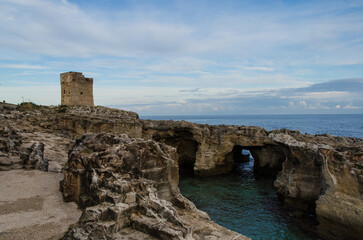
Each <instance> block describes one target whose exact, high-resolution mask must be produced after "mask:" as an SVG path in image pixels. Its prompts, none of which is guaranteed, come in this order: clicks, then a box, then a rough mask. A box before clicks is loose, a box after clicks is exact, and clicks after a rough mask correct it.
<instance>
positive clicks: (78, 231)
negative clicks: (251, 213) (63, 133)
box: [61, 134, 247, 239]
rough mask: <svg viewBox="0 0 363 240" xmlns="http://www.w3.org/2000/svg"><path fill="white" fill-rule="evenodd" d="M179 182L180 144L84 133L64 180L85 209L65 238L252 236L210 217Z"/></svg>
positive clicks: (66, 191) (65, 189) (71, 195)
mask: <svg viewBox="0 0 363 240" xmlns="http://www.w3.org/2000/svg"><path fill="white" fill-rule="evenodd" d="M178 182H179V176H178V163H177V153H176V150H175V148H173V147H170V146H168V145H166V144H162V143H157V142H155V141H152V140H142V139H132V138H129V137H127V136H126V135H112V134H98V135H85V136H83V137H82V138H81V139H79V140H77V141H76V144H75V145H74V147H73V149H72V151H71V152H70V154H69V160H68V162H67V164H66V166H65V170H64V180H63V182H62V184H61V186H62V191H63V193H64V197H65V199H67V200H73V201H76V202H77V203H78V204H79V205H80V206H81V207H82V208H84V209H85V210H84V212H83V214H82V216H81V218H80V220H79V224H78V225H77V226H74V227H72V228H70V230H69V231H68V233H67V234H66V235H65V236H64V237H63V239H149V238H150V236H152V237H155V238H157V239H247V238H246V237H243V236H242V235H240V234H238V233H235V232H232V231H230V230H227V229H224V228H222V227H220V226H218V225H217V224H215V223H213V222H212V221H210V219H209V218H208V216H207V215H206V214H204V213H202V212H200V211H198V210H197V209H196V208H195V206H194V205H193V203H191V202H190V201H189V200H187V199H185V198H184V197H182V196H181V195H180V193H179V188H178ZM185 211H188V213H187V214H185V213H183V212H185ZM196 222H198V224H196V225H194V224H192V223H196Z"/></svg>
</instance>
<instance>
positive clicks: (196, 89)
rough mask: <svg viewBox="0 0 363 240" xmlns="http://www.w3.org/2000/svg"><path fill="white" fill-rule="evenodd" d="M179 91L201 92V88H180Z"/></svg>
mask: <svg viewBox="0 0 363 240" xmlns="http://www.w3.org/2000/svg"><path fill="white" fill-rule="evenodd" d="M179 92H181V93H201V89H200V88H194V89H182V90H179Z"/></svg>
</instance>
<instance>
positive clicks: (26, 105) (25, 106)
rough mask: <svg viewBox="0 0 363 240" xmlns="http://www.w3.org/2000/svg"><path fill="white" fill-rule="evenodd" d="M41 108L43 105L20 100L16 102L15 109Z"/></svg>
mask: <svg viewBox="0 0 363 240" xmlns="http://www.w3.org/2000/svg"><path fill="white" fill-rule="evenodd" d="M41 108H44V106H41V105H37V104H35V103H33V102H22V103H20V104H18V107H17V108H16V109H17V110H19V111H31V110H39V109H41Z"/></svg>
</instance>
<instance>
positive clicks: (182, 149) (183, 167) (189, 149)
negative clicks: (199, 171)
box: [153, 130, 199, 177]
mask: <svg viewBox="0 0 363 240" xmlns="http://www.w3.org/2000/svg"><path fill="white" fill-rule="evenodd" d="M153 139H154V140H156V141H160V142H163V143H166V144H168V145H170V146H173V147H175V148H176V149H177V153H178V155H179V160H178V165H179V176H180V177H183V176H185V175H194V164H195V161H196V155H197V151H198V147H199V143H198V142H197V141H196V140H195V139H194V137H193V134H192V133H191V132H189V131H185V130H180V131H175V132H173V133H171V134H170V133H168V134H163V135H155V136H153Z"/></svg>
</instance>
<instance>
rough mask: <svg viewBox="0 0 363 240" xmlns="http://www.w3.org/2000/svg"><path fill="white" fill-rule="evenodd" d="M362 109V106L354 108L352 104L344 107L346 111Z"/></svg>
mask: <svg viewBox="0 0 363 240" xmlns="http://www.w3.org/2000/svg"><path fill="white" fill-rule="evenodd" d="M360 108H362V107H361V106H353V105H352V104H351V103H350V104H348V105H346V106H344V109H360Z"/></svg>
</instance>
